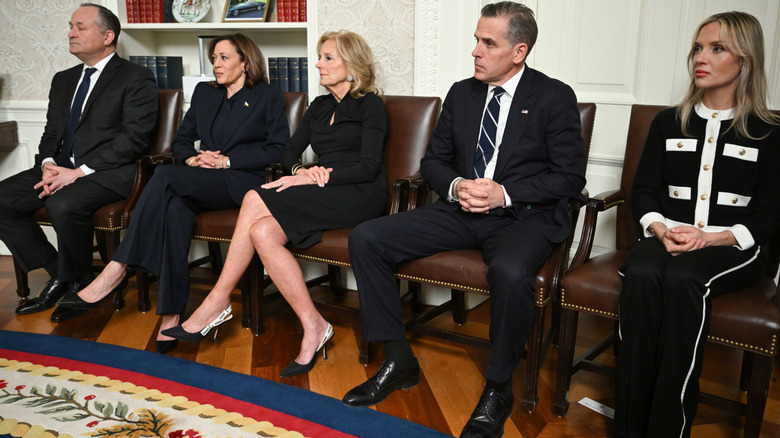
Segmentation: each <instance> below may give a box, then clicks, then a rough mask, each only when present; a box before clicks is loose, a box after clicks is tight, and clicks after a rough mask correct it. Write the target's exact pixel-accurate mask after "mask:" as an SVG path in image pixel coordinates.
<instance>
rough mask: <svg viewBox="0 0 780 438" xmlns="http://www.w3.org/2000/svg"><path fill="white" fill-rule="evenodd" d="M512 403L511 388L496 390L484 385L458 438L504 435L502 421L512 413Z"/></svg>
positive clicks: (491, 437)
mask: <svg viewBox="0 0 780 438" xmlns="http://www.w3.org/2000/svg"><path fill="white" fill-rule="evenodd" d="M514 403H515V398H514V396H513V395H512V389H511V388H507V389H505V390H498V389H495V388H493V387H491V386H490V385H486V386H485V389H484V390H483V391H482V396H481V397H480V398H479V403H477V407H476V408H474V412H472V413H471V418H469V421H468V422H467V423H466V426H465V427H464V428H463V431H462V432H461V433H460V438H478V437H479V438H483V437H484V438H487V437H490V438H494V437H500V436H502V435H504V423H506V419H507V418H509V415H510V414H511V413H512V406H513V405H514Z"/></svg>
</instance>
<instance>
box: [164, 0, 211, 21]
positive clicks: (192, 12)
mask: <svg viewBox="0 0 780 438" xmlns="http://www.w3.org/2000/svg"><path fill="white" fill-rule="evenodd" d="M209 7H211V0H173V17H174V18H176V21H178V22H179V23H194V22H196V21H200V20H201V19H202V18H203V17H204V16H205V15H206V13H207V12H208V11H209Z"/></svg>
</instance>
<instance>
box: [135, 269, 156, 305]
mask: <svg viewBox="0 0 780 438" xmlns="http://www.w3.org/2000/svg"><path fill="white" fill-rule="evenodd" d="M135 282H136V285H137V287H138V311H139V312H148V311H149V310H151V309H152V302H151V301H150V300H149V285H151V284H152V275H151V274H149V273H148V272H143V271H141V270H140V269H136V271H135Z"/></svg>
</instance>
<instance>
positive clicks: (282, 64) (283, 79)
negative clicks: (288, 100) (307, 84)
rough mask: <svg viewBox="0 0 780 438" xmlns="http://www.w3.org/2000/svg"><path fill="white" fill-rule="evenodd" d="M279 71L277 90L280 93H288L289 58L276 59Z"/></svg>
mask: <svg viewBox="0 0 780 438" xmlns="http://www.w3.org/2000/svg"><path fill="white" fill-rule="evenodd" d="M276 62H277V64H278V66H279V67H278V71H279V88H281V89H282V91H290V63H289V58H276Z"/></svg>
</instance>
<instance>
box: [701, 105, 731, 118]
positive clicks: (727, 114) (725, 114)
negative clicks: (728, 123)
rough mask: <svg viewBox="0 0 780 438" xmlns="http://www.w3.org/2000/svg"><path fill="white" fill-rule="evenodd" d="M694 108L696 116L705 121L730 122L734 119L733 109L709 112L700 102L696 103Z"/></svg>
mask: <svg viewBox="0 0 780 438" xmlns="http://www.w3.org/2000/svg"><path fill="white" fill-rule="evenodd" d="M694 108H695V110H696V114H697V115H698V116H699V117H701V118H702V119H705V120H712V119H718V120H731V119H733V118H734V108H730V109H727V110H711V109H709V108H707V107H706V106H704V104H703V103H701V102H699V103H697V104H696V106H695V107H694Z"/></svg>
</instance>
